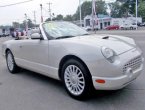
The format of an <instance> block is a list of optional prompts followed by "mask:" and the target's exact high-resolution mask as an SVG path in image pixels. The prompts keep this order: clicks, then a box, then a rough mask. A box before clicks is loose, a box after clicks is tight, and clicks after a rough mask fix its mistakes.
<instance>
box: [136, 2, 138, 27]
mask: <svg viewBox="0 0 145 110" xmlns="http://www.w3.org/2000/svg"><path fill="white" fill-rule="evenodd" d="M137 1H138V0H136V30H137V17H138V2H137Z"/></svg>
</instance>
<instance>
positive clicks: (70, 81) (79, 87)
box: [64, 65, 85, 96]
mask: <svg viewBox="0 0 145 110" xmlns="http://www.w3.org/2000/svg"><path fill="white" fill-rule="evenodd" d="M64 82H65V85H66V87H67V89H68V91H69V92H70V93H71V94H73V95H75V96H78V95H81V94H82V92H83V91H84V88H85V78H84V74H83V72H82V71H81V70H80V68H79V67H77V66H75V65H69V66H67V67H66V69H65V71H64Z"/></svg>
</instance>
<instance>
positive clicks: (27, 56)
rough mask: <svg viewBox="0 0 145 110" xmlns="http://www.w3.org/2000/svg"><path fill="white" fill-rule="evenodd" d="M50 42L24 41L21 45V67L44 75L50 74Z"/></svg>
mask: <svg viewBox="0 0 145 110" xmlns="http://www.w3.org/2000/svg"><path fill="white" fill-rule="evenodd" d="M48 42H49V41H48V40H39V39H30V40H23V41H22V42H21V44H20V45H19V48H20V51H19V52H20V59H21V64H20V65H21V66H22V67H24V68H26V69H30V70H33V71H36V72H41V73H43V74H47V73H48V57H49V56H48V46H49V44H48Z"/></svg>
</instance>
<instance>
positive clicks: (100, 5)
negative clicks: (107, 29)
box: [73, 0, 107, 20]
mask: <svg viewBox="0 0 145 110" xmlns="http://www.w3.org/2000/svg"><path fill="white" fill-rule="evenodd" d="M106 9H107V5H106V3H105V1H103V0H99V1H96V14H107V11H106ZM81 10H82V18H84V17H85V16H86V15H91V13H92V1H85V2H84V3H83V4H82V5H81ZM79 16H80V11H79V7H78V8H77V11H76V13H75V14H74V15H73V18H74V19H75V20H79Z"/></svg>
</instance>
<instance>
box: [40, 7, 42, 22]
mask: <svg viewBox="0 0 145 110" xmlns="http://www.w3.org/2000/svg"><path fill="white" fill-rule="evenodd" d="M40 9H41V23H42V22H43V13H42V4H40Z"/></svg>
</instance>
